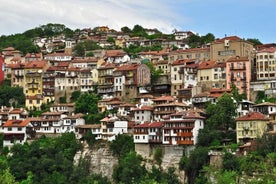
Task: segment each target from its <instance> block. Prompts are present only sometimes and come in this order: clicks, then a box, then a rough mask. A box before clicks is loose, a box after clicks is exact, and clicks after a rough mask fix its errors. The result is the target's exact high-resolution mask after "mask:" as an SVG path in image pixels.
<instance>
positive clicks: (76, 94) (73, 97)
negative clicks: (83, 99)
mask: <svg viewBox="0 0 276 184" xmlns="http://www.w3.org/2000/svg"><path fill="white" fill-rule="evenodd" d="M80 95H81V91H73V92H72V93H71V97H70V101H71V102H75V101H76V100H77V99H78V98H79V97H80Z"/></svg>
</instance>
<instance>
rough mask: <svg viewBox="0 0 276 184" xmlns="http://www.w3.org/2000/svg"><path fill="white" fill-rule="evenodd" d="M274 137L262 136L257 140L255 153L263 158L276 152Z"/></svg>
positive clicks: (275, 137)
mask: <svg viewBox="0 0 276 184" xmlns="http://www.w3.org/2000/svg"><path fill="white" fill-rule="evenodd" d="M275 142H276V135H264V136H263V137H261V138H258V139H257V152H258V154H260V155H262V156H265V155H267V154H269V153H275V152H276V144H275Z"/></svg>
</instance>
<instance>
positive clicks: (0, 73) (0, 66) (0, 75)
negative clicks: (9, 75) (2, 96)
mask: <svg viewBox="0 0 276 184" xmlns="http://www.w3.org/2000/svg"><path fill="white" fill-rule="evenodd" d="M4 66H5V62H4V58H3V56H2V55H1V53H0V84H2V82H3V80H4V71H5V67H4Z"/></svg>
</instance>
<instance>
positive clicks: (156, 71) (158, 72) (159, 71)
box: [145, 62, 163, 85]
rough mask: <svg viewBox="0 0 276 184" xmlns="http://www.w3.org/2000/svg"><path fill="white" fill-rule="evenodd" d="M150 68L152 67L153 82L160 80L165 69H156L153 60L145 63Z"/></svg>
mask: <svg viewBox="0 0 276 184" xmlns="http://www.w3.org/2000/svg"><path fill="white" fill-rule="evenodd" d="M145 64H146V65H147V66H148V67H149V69H150V74H151V84H152V85H154V84H155V82H156V81H157V80H158V78H159V77H160V76H161V74H162V73H163V70H162V69H160V68H158V69H156V68H155V67H154V65H153V64H152V63H151V62H146V63H145Z"/></svg>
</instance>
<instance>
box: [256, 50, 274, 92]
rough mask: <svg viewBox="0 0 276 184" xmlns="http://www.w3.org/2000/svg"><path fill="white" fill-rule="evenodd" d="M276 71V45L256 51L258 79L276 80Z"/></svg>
mask: <svg viewBox="0 0 276 184" xmlns="http://www.w3.org/2000/svg"><path fill="white" fill-rule="evenodd" d="M275 73H276V48H275V47H272V48H265V49H262V50H260V51H258V52H257V53H256V74H257V80H258V81H271V80H276V75H275ZM275 87H276V86H275ZM275 87H274V88H275Z"/></svg>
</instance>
